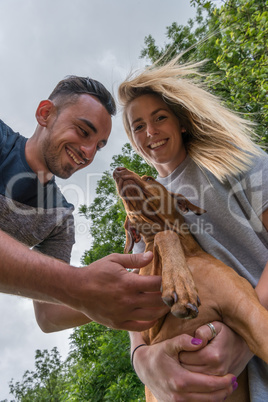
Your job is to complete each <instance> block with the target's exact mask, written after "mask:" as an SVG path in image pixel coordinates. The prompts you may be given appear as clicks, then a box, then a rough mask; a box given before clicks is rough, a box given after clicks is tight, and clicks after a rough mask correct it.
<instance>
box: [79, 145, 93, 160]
mask: <svg viewBox="0 0 268 402" xmlns="http://www.w3.org/2000/svg"><path fill="white" fill-rule="evenodd" d="M80 150H81V152H82V155H83V157H84V158H85V159H88V160H91V161H92V160H93V159H94V156H95V154H96V152H97V146H96V145H95V144H88V145H81V147H80Z"/></svg>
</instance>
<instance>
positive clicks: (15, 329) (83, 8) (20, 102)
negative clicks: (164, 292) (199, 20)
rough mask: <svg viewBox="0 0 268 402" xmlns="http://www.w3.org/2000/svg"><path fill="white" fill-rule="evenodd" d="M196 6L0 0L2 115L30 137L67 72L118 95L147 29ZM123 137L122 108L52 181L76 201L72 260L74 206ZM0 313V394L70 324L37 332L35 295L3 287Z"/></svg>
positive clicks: (79, 243)
mask: <svg viewBox="0 0 268 402" xmlns="http://www.w3.org/2000/svg"><path fill="white" fill-rule="evenodd" d="M194 14H195V9H194V8H193V7H190V1H188V0H165V1H163V0H113V1H112V0H76V1H73V0H46V1H41V0H23V1H22V0H0V15H1V24H0V81H1V91H0V119H2V120H3V121H4V122H5V123H6V124H8V125H9V126H10V127H11V128H12V129H13V130H14V131H18V132H20V133H21V134H22V135H24V136H25V137H30V136H31V135H32V134H33V132H34V130H35V126H36V120H35V111H36V107H37V106H38V104H39V102H40V101H41V100H42V99H47V97H48V96H49V94H50V92H51V91H52V89H53V88H54V87H55V86H56V84H57V83H58V81H60V80H61V79H62V78H64V77H65V76H66V75H69V74H75V75H81V76H90V77H92V78H94V79H96V80H98V81H101V82H102V83H103V84H104V85H105V86H106V87H107V89H108V90H109V91H110V92H112V94H114V95H115V96H116V93H117V87H118V85H119V84H120V82H121V81H122V80H124V79H125V78H126V76H127V75H128V74H129V73H130V72H131V71H134V70H136V69H137V68H141V67H143V66H144V65H145V63H146V60H143V59H140V53H141V50H142V48H143V47H144V38H145V37H146V36H148V35H149V34H151V35H152V36H153V37H154V38H155V40H156V44H157V45H161V46H162V45H164V43H165V42H166V41H167V39H166V36H165V34H166V27H167V26H170V25H171V24H172V23H173V22H177V23H179V24H182V25H184V24H186V23H187V20H188V19H189V18H190V17H192V16H194ZM147 62H148V61H147ZM126 142H127V137H126V134H125V133H124V129H123V125H122V122H121V115H120V112H119V113H118V114H117V116H116V117H114V118H113V128H112V133H111V136H110V139H109V142H108V145H107V146H106V147H105V148H104V149H103V150H101V152H99V153H98V154H97V156H96V158H95V160H94V162H93V164H92V165H90V166H89V167H88V168H86V169H85V170H82V171H80V172H78V173H76V174H75V175H74V176H73V177H71V178H70V179H68V180H65V181H63V180H58V181H57V183H58V185H59V186H60V188H61V190H62V192H63V194H64V195H65V197H66V198H67V200H68V201H69V202H72V203H73V204H74V206H75V223H76V244H75V245H74V248H73V253H72V260H71V263H72V264H73V265H75V266H79V264H80V259H81V257H82V255H83V253H84V251H85V250H86V249H89V248H90V236H89V234H88V230H89V224H90V223H89V222H88V221H86V220H85V219H83V218H82V217H80V216H79V215H78V213H77V210H78V206H79V205H80V204H89V203H90V202H92V201H93V199H94V190H95V187H96V182H97V180H98V179H99V178H100V177H101V175H102V172H104V171H105V170H109V166H110V163H111V162H112V156H113V155H117V154H120V152H121V149H122V146H123V145H124V144H125V143H126ZM14 252H15V250H14ZM0 317H1V329H0V354H1V359H0V402H1V401H3V400H5V399H6V400H7V401H11V400H12V399H14V398H13V397H12V396H11V395H10V394H9V386H8V383H9V381H10V380H11V379H12V378H13V379H14V381H21V380H22V376H23V374H24V372H25V371H26V370H34V361H35V351H36V350H37V349H41V350H44V349H48V350H51V349H52V348H53V347H54V346H57V348H58V350H59V351H60V353H61V356H62V358H63V359H64V358H65V357H66V356H67V354H68V351H69V340H68V338H69V335H70V333H71V330H66V331H61V332H58V333H54V334H44V333H42V331H41V330H40V329H39V327H38V325H37V324H36V322H35V318H34V313H33V307H32V302H31V301H30V300H28V299H23V298H18V297H15V296H9V295H4V294H0Z"/></svg>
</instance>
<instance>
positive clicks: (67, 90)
mask: <svg viewBox="0 0 268 402" xmlns="http://www.w3.org/2000/svg"><path fill="white" fill-rule="evenodd" d="M82 94H88V95H92V96H95V97H96V98H98V100H99V101H100V103H101V104H102V105H103V106H104V107H105V109H106V110H107V112H108V113H109V114H110V115H111V116H114V115H115V114H116V104H115V101H114V98H113V97H112V95H111V94H110V92H109V91H108V90H107V89H106V88H105V86H104V85H103V84H101V83H100V82H99V81H96V80H93V79H92V78H89V77H78V76H76V75H69V76H67V77H66V78H64V79H63V80H62V81H60V82H59V83H58V84H57V86H56V87H55V88H54V90H53V91H52V93H51V94H50V95H49V98H48V99H50V100H55V101H56V105H57V106H58V107H59V108H60V109H62V107H64V106H66V104H69V103H74V102H75V101H76V99H77V97H78V96H79V95H82Z"/></svg>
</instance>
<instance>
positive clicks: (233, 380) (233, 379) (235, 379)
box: [232, 377, 237, 385]
mask: <svg viewBox="0 0 268 402" xmlns="http://www.w3.org/2000/svg"><path fill="white" fill-rule="evenodd" d="M236 381H237V378H236V377H233V378H232V385H233V383H234V382H236Z"/></svg>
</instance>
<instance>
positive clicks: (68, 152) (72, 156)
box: [66, 149, 85, 165]
mask: <svg viewBox="0 0 268 402" xmlns="http://www.w3.org/2000/svg"><path fill="white" fill-rule="evenodd" d="M66 152H67V154H68V155H69V156H70V157H71V158H72V159H73V160H74V161H75V163H77V165H81V164H82V165H84V164H85V162H83V161H79V160H78V159H77V158H76V157H75V155H74V154H73V153H72V152H71V151H69V149H66Z"/></svg>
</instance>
